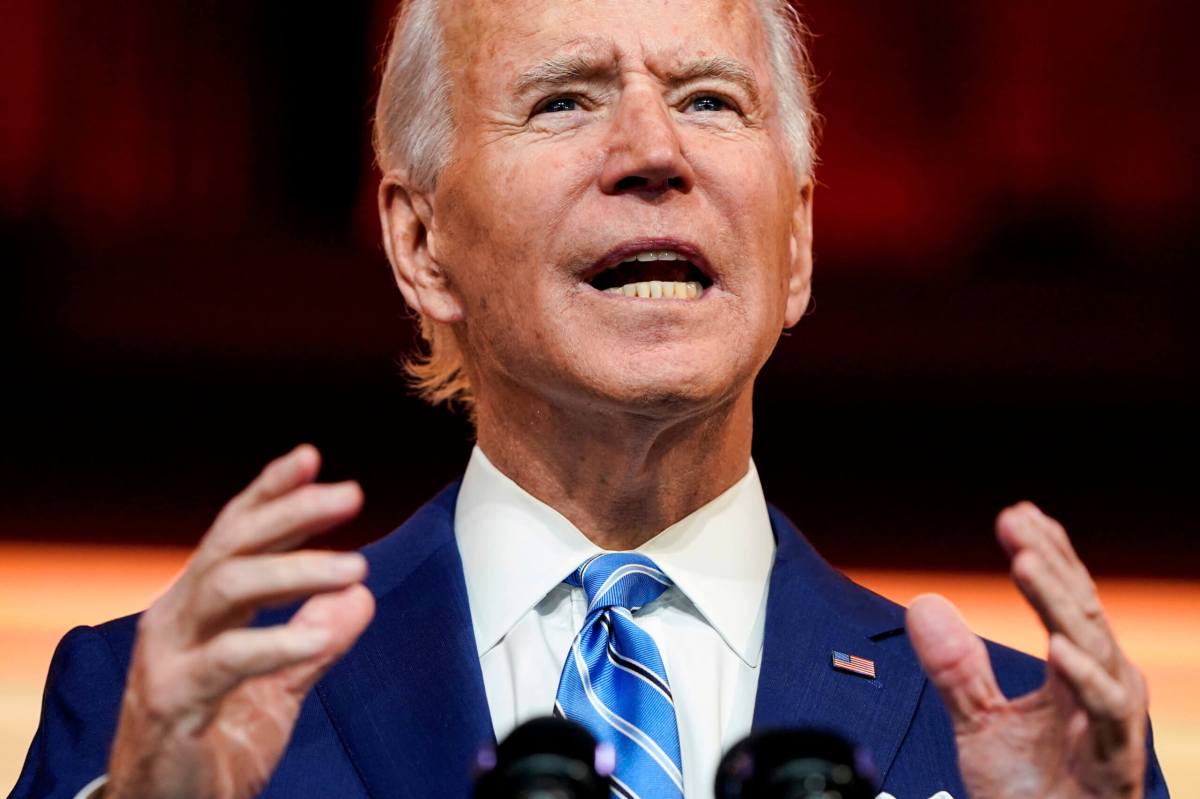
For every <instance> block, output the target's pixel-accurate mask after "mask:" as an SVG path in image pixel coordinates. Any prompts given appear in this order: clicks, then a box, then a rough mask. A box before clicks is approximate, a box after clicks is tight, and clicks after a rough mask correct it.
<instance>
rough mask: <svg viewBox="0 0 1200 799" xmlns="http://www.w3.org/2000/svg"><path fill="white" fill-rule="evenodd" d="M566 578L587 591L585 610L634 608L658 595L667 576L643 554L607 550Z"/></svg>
mask: <svg viewBox="0 0 1200 799" xmlns="http://www.w3.org/2000/svg"><path fill="white" fill-rule="evenodd" d="M566 582H567V583H568V584H570V585H576V586H581V587H582V588H583V590H584V592H585V593H586V594H587V600H588V613H592V612H593V611H595V610H597V609H599V608H612V607H618V608H628V609H629V610H637V609H638V608H640V607H642V606H643V605H647V604H649V603H651V602H653V601H654V600H656V599H658V598H659V597H660V596H661V595H662V592H663V591H666V590H667V588H669V587H670V586H671V585H672V583H671V578H670V577H668V576H667V575H666V574H664V573H663V571H662V569H660V568H658V566H656V565H654V561H652V560H650V558H648V557H646V556H645V555H637V554H635V553H632V552H607V553H605V554H603V555H595V556H593V557H590V558H588V559H587V560H585V561H584V562H583V564H582V565H581V566H580V567H579V568H578V569H576V570H575V571H573V572H571V574H570V575H569V576H568V577H567V579H566Z"/></svg>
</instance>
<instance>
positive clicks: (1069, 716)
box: [908, 502, 1147, 799]
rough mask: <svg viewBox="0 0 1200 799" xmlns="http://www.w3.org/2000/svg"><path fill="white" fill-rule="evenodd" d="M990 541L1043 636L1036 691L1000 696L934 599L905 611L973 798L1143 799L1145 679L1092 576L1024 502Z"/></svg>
mask: <svg viewBox="0 0 1200 799" xmlns="http://www.w3.org/2000/svg"><path fill="white" fill-rule="evenodd" d="M996 536H997V538H998V539H999V541H1000V543H1001V545H1002V546H1003V547H1004V548H1005V550H1006V551H1007V552H1008V554H1009V557H1010V558H1011V560H1012V575H1013V578H1014V580H1015V581H1016V583H1017V586H1018V587H1019V588H1020V589H1021V592H1022V593H1023V594H1024V595H1025V597H1026V598H1027V599H1028V600H1029V602H1030V604H1032V605H1033V607H1034V609H1036V610H1037V613H1038V615H1039V616H1040V617H1041V619H1042V622H1043V624H1045V626H1046V629H1047V630H1048V631H1049V633H1050V647H1049V655H1048V658H1047V660H1048V661H1049V666H1048V669H1047V679H1046V684H1045V685H1044V686H1043V687H1042V688H1040V689H1039V690H1037V691H1035V692H1033V693H1031V694H1027V695H1026V696H1023V697H1020V698H1018V699H1016V700H1013V701H1009V700H1007V699H1005V697H1004V695H1003V694H1002V693H1001V692H1000V689H999V687H998V686H997V685H996V678H995V676H994V675H993V673H992V668H991V664H990V663H989V661H988V656H987V652H986V650H985V648H984V645H983V642H982V641H981V640H980V639H979V638H978V637H976V636H975V635H974V634H972V633H971V631H970V630H969V629H967V626H966V624H965V623H964V622H963V620H962V617H961V616H959V614H958V612H957V611H956V610H955V609H954V607H953V606H952V605H951V604H950V603H949V602H947V601H946V600H945V599H943V598H942V597H940V596H935V595H925V596H922V597H918V598H917V599H916V600H914V602H913V603H912V605H911V607H910V608H909V610H908V631H909V636H910V638H911V639H912V643H913V646H914V648H915V649H916V651H917V655H918V657H919V658H920V660H921V664H922V665H923V666H924V668H925V672H926V674H928V675H929V678H930V680H931V681H932V682H933V684H934V685H936V686H937V689H938V691H939V692H940V694H941V696H942V700H943V701H944V702H945V704H946V708H947V710H948V711H949V713H950V716H951V719H952V720H953V722H954V732H955V738H956V741H957V744H958V760H959V769H960V770H961V772H962V776H963V781H964V783H965V784H966V786H967V790H968V791H969V792H970V795H971V797H972V799H1000V798H1001V797H1004V798H1006V799H1007V797H1014V799H1015V797H1023V798H1024V797H1032V796H1036V797H1039V798H1040V799H1068V798H1069V797H1070V798H1073V797H1089V798H1090V799H1099V798H1100V797H1123V798H1124V797H1133V798H1134V799H1136V797H1140V796H1142V791H1143V783H1142V780H1143V775H1144V772H1145V767H1146V703H1147V699H1146V686H1145V681H1144V680H1143V678H1142V675H1141V673H1140V672H1138V670H1137V668H1135V667H1134V666H1133V664H1132V663H1130V662H1129V660H1128V658H1126V657H1125V654H1124V653H1123V652H1122V651H1121V648H1120V647H1119V646H1118V645H1117V642H1116V639H1115V638H1114V637H1113V634H1112V630H1111V629H1109V626H1108V622H1107V620H1106V619H1105V616H1104V610H1103V608H1102V607H1101V605H1100V599H1099V597H1098V596H1097V594H1096V586H1095V584H1094V583H1093V582H1092V579H1091V576H1090V575H1089V574H1088V571H1087V569H1086V568H1084V566H1083V564H1082V563H1081V562H1080V561H1079V558H1078V557H1077V556H1076V554H1075V550H1074V549H1073V548H1072V547H1071V543H1070V541H1069V540H1068V539H1067V534H1066V532H1065V531H1064V530H1063V528H1062V526H1061V525H1059V524H1058V522H1056V521H1054V520H1053V519H1051V518H1050V517H1048V516H1046V515H1045V514H1043V513H1042V512H1041V511H1040V510H1038V508H1037V507H1035V506H1034V505H1032V504H1031V503H1028V502H1023V503H1021V504H1019V505H1015V506H1013V507H1011V508H1008V509H1006V510H1005V511H1004V512H1002V513H1001V514H1000V516H999V517H998V518H997V520H996Z"/></svg>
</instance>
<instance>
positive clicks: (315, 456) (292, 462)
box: [230, 444, 321, 506]
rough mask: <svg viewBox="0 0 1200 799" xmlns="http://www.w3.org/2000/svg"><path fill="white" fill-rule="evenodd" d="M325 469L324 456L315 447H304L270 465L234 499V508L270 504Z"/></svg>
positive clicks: (313, 478) (308, 481) (305, 445)
mask: <svg viewBox="0 0 1200 799" xmlns="http://www.w3.org/2000/svg"><path fill="white" fill-rule="evenodd" d="M320 469H321V453H320V452H318V451H317V448H316V447H314V446H313V445H312V444H300V445H299V446H297V447H296V448H295V449H293V450H292V451H291V452H289V453H287V454H286V455H283V456H281V457H279V458H276V459H275V460H273V461H271V462H270V463H269V464H267V466H266V468H264V469H263V470H262V472H260V473H259V475H258V477H256V478H254V481H253V482H251V483H250V485H248V486H246V488H245V490H243V491H242V492H241V493H240V494H238V495H237V496H236V497H234V498H233V502H231V503H230V504H231V505H237V506H253V505H257V504H259V503H262V502H269V501H270V500H272V499H275V498H276V497H279V496H283V495H284V494H286V493H287V492H289V491H292V490H293V489H295V488H297V487H299V486H302V485H304V484H305V483H311V482H312V481H313V480H315V479H316V478H317V472H318V471H320Z"/></svg>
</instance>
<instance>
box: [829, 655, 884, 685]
mask: <svg viewBox="0 0 1200 799" xmlns="http://www.w3.org/2000/svg"><path fill="white" fill-rule="evenodd" d="M833 667H834V668H835V669H837V670H838V671H848V672H850V673H851V674H861V675H862V676H864V677H867V678H868V679H872V680H873V679H875V661H873V660H867V659H866V658H860V657H859V656H858V655H847V654H846V653H845V652H839V651H837V650H836V649H835V650H833Z"/></svg>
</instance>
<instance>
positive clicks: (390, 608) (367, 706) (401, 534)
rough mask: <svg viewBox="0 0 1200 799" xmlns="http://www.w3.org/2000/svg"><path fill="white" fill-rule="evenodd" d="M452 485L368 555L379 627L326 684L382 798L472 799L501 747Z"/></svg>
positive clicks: (340, 728)
mask: <svg viewBox="0 0 1200 799" xmlns="http://www.w3.org/2000/svg"><path fill="white" fill-rule="evenodd" d="M457 494H458V484H457V483H455V484H452V485H451V486H449V487H448V488H446V489H445V490H443V491H442V492H441V493H440V494H438V496H436V497H435V498H434V499H433V500H431V501H430V502H429V503H428V504H426V505H425V506H424V507H423V508H421V509H420V510H419V511H417V513H416V514H414V515H413V517H412V518H411V519H409V520H408V521H407V522H405V524H404V525H402V526H401V527H400V528H399V529H397V530H396V531H395V532H393V533H392V534H391V535H389V536H387V537H385V538H383V539H381V540H380V541H378V542H376V543H374V544H372V545H371V546H369V547H367V548H366V549H365V550H364V554H365V555H366V556H367V559H368V562H369V563H370V567H371V573H370V577H369V578H368V580H367V587H368V588H370V589H371V591H372V593H374V594H375V597H376V608H375V620H374V622H373V623H372V624H371V625H370V626H369V627H368V628H367V630H366V632H365V633H363V635H362V637H361V638H360V639H359V641H358V642H357V643H356V644H355V646H354V648H353V649H351V650H350V652H349V653H347V655H346V656H345V657H343V658H342V660H341V661H340V662H339V663H338V664H337V665H336V666H334V668H333V669H332V670H331V671H330V672H329V674H327V675H326V676H325V677H324V679H322V680H321V681H320V682H319V683H318V684H317V693H318V695H319V696H320V698H321V702H322V703H323V704H324V706H325V708H326V710H327V711H328V713H329V716H330V718H331V719H332V721H333V725H334V727H335V729H336V730H337V733H338V736H339V737H340V738H341V740H342V743H343V745H344V746H345V748H346V750H347V752H348V753H349V755H350V759H351V761H352V762H353V763H354V765H355V768H356V769H357V770H358V772H359V775H360V776H361V777H362V779H363V782H364V784H365V785H366V787H367V791H368V793H370V795H371V796H373V797H375V798H376V799H382V797H388V796H396V795H404V796H409V795H411V796H467V795H469V789H470V774H469V773H467V764H470V763H472V762H474V758H475V755H476V753H477V752H478V750H479V748H480V747H481V746H483V745H485V744H488V743H492V742H493V741H494V736H493V732H492V724H491V719H490V716H489V713H488V704H487V698H486V696H485V694H484V688H483V677H482V674H481V673H480V669H479V657H478V655H477V654H476V649H475V641H474V634H473V633H472V627H471V614H470V610H469V608H468V605H467V592H466V586H465V584H464V582H463V572H462V562H461V560H460V559H459V555H458V549H457V547H456V546H455V543H454V529H453V513H454V502H455V498H456V497H457Z"/></svg>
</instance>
